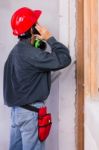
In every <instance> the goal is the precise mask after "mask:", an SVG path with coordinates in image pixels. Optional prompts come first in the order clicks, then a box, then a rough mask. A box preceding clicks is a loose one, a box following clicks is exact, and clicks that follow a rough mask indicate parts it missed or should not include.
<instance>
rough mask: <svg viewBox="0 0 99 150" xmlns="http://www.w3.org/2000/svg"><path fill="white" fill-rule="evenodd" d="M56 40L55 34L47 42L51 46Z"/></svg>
mask: <svg viewBox="0 0 99 150" xmlns="http://www.w3.org/2000/svg"><path fill="white" fill-rule="evenodd" d="M55 42H56V39H55V38H54V37H53V36H51V37H50V38H49V39H48V40H47V43H48V44H49V45H50V46H52V45H53V44H54V43H55Z"/></svg>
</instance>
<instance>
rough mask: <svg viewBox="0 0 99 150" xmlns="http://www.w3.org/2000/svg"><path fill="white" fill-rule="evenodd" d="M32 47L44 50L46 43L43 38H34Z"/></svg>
mask: <svg viewBox="0 0 99 150" xmlns="http://www.w3.org/2000/svg"><path fill="white" fill-rule="evenodd" d="M34 47H35V48H40V49H42V50H45V49H46V43H45V42H44V41H43V40H39V39H35V41H34Z"/></svg>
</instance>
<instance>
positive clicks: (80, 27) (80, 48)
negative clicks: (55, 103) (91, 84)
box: [76, 0, 84, 150]
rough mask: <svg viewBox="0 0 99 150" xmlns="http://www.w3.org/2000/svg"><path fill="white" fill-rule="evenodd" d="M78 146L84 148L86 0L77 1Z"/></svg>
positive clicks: (78, 149) (79, 149)
mask: <svg viewBox="0 0 99 150" xmlns="http://www.w3.org/2000/svg"><path fill="white" fill-rule="evenodd" d="M76 4H77V6H76V8H77V15H76V18H77V28H76V29H77V33H76V59H77V63H76V85H77V93H76V108H77V109H76V111H77V112H76V116H77V117H76V146H77V150H84V0H77V1H76Z"/></svg>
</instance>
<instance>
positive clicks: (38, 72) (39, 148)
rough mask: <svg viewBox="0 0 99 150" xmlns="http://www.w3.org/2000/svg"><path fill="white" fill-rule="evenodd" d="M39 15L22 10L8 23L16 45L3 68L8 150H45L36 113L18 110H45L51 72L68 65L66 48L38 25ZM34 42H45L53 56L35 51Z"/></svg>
mask: <svg viewBox="0 0 99 150" xmlns="http://www.w3.org/2000/svg"><path fill="white" fill-rule="evenodd" d="M40 15H41V11H40V10H35V11H33V10H31V9H29V8H26V7H23V8H20V9H18V10H17V11H16V12H15V13H14V14H13V16H12V19H11V26H12V30H13V34H14V35H16V36H18V38H19V42H18V43H17V44H16V45H15V47H14V48H13V49H12V51H11V52H10V54H9V56H8V58H7V61H6V63H5V66H4V102H5V104H6V105H7V106H10V107H12V111H11V118H12V126H11V137H10V148H9V149H10V150H44V142H40V141H39V139H38V130H37V113H35V112H32V111H29V110H26V109H24V108H21V107H20V106H22V105H26V104H29V105H31V106H36V107H38V108H40V107H42V106H44V101H45V100H46V99H47V97H48V95H49V93H50V87H51V71H56V70H59V69H62V68H65V67H67V66H68V65H69V64H70V62H71V57H70V54H69V50H68V48H67V47H65V46H64V45H63V44H61V43H59V42H58V41H57V40H56V39H55V38H54V37H53V36H52V34H51V33H50V32H49V31H48V30H47V29H46V28H45V27H41V26H40V25H39V24H38V19H39V17H40ZM36 39H39V40H44V41H46V42H47V43H48V44H49V45H50V47H51V50H52V52H51V53H49V52H47V51H43V50H42V48H40V47H39V48H37V47H35V45H34V42H35V40H36Z"/></svg>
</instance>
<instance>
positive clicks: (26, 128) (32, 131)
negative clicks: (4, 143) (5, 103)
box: [9, 103, 45, 150]
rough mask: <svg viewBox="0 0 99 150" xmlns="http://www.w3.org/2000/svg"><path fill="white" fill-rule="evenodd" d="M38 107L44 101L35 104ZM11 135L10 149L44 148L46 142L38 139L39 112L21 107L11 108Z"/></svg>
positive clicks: (33, 149) (29, 149)
mask: <svg viewBox="0 0 99 150" xmlns="http://www.w3.org/2000/svg"><path fill="white" fill-rule="evenodd" d="M34 106H36V107H38V108H39V107H42V106H44V103H36V104H34ZM11 119H12V125H11V135H10V147H9V150H44V149H45V148H44V147H45V143H44V142H40V141H39V139H38V128H37V124H38V113H36V112H32V111H29V110H26V109H24V108H21V107H13V108H12V110H11Z"/></svg>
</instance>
